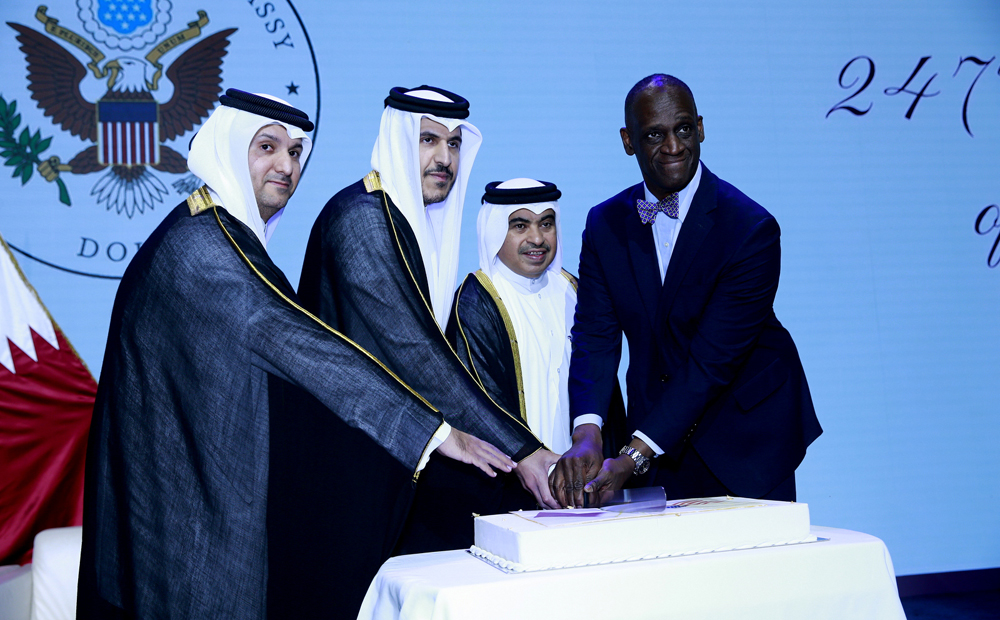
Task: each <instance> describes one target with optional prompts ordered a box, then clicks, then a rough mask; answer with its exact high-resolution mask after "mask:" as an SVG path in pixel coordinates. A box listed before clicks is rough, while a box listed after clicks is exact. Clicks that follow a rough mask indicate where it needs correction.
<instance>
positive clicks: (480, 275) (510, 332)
mask: <svg viewBox="0 0 1000 620" xmlns="http://www.w3.org/2000/svg"><path fill="white" fill-rule="evenodd" d="M475 276H476V279H477V280H479V283H480V284H482V285H483V288H484V289H486V292H487V293H489V294H490V297H492V298H493V303H495V304H496V306H497V310H499V311H500V316H501V317H502V318H503V326H504V328H505V329H506V330H507V337H508V338H510V350H511V352H513V354H514V377H515V378H516V379H517V402H518V405H519V406H520V408H521V419H523V420H524V423H525V424H527V423H528V413H527V412H526V411H525V407H524V384H523V382H522V380H521V353H520V349H519V348H518V346H517V334H515V333H514V322H513V321H511V320H510V314H508V313H507V306H505V305H504V303H503V300H502V299H500V293H499V292H497V289H496V287H495V286H493V282H492V281H491V280H490V277H489V276H488V275H486V273H485V272H484V271H483V270H482V269H479V270H478V271H476V273H475Z"/></svg>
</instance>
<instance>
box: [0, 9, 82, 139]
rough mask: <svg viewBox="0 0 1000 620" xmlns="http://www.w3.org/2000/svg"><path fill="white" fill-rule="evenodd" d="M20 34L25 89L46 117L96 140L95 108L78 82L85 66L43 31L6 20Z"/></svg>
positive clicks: (73, 131) (64, 127) (74, 133)
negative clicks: (25, 61) (23, 57)
mask: <svg viewBox="0 0 1000 620" xmlns="http://www.w3.org/2000/svg"><path fill="white" fill-rule="evenodd" d="M7 25H8V26H10V27H11V28H13V29H14V30H16V31H17V32H18V33H19V34H18V36H17V40H18V41H20V43H21V51H22V52H24V55H25V57H26V58H27V59H28V82H30V84H29V86H28V90H30V91H31V93H32V94H31V98H32V99H34V100H35V101H37V102H38V107H40V108H41V109H42V111H43V112H44V113H45V116H51V117H52V120H53V121H54V122H55V123H56V124H58V125H59V126H61V127H62V128H63V129H65V130H67V131H69V132H70V134H72V135H74V136H79V137H80V139H81V140H90V141H91V142H95V141H96V140H97V109H96V106H94V104H93V103H91V102H89V101H87V100H86V99H84V98H83V94H82V93H80V82H81V81H82V80H83V78H84V76H85V75H87V69H86V68H85V67H84V66H83V64H81V63H80V61H79V60H77V59H76V58H74V57H73V55H72V54H70V53H69V52H67V51H66V50H65V49H63V48H62V47H61V46H60V45H59V44H58V43H56V42H55V41H53V40H52V39H50V38H48V37H46V36H45V35H43V34H42V33H40V32H38V31H36V30H32V29H31V28H28V27H27V26H22V25H21V24H14V23H11V22H7Z"/></svg>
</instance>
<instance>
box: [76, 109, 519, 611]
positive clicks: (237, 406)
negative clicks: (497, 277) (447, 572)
mask: <svg viewBox="0 0 1000 620" xmlns="http://www.w3.org/2000/svg"><path fill="white" fill-rule="evenodd" d="M312 129H313V124H312V123H311V122H309V120H308V117H307V116H306V115H305V114H304V113H302V112H300V111H299V110H296V109H295V108H292V107H290V106H287V105H285V104H284V103H283V102H280V101H278V100H274V99H271V98H267V97H264V96H258V95H251V94H249V93H244V92H242V91H236V90H233V89H230V90H229V91H227V95H226V96H224V97H223V98H222V106H220V107H219V108H218V109H216V110H215V111H214V112H213V113H212V116H211V117H210V118H209V119H208V121H206V123H205V124H204V126H203V127H202V128H201V130H200V131H199V132H198V134H197V135H196V136H195V138H194V140H193V142H192V145H191V152H190V155H189V157H188V165H189V167H190V169H191V171H192V172H193V173H194V174H196V175H198V176H199V177H200V178H201V179H202V180H203V181H205V183H206V185H205V186H203V187H202V188H200V189H199V190H198V191H196V192H195V193H194V194H192V195H191V196H190V197H188V199H187V200H186V201H185V202H184V203H182V204H181V205H179V206H178V207H177V208H176V209H174V210H173V211H171V212H170V213H169V214H167V216H166V218H165V219H164V220H163V222H162V223H161V224H160V225H159V226H158V227H157V228H156V230H155V231H154V232H153V233H152V235H151V236H150V237H149V239H148V240H147V241H146V242H145V243H144V244H143V245H142V247H141V249H140V250H139V251H138V252H137V253H136V256H135V258H134V259H133V260H132V262H131V264H130V265H129V267H128V269H127V270H126V272H125V275H124V276H123V278H122V282H121V285H120V287H119V289H118V295H117V297H116V299H115V305H114V310H113V312H112V317H111V327H110V332H109V336H108V344H107V349H106V353H105V357H104V363H103V367H102V371H101V380H100V385H99V389H98V394H97V401H96V404H95V407H94V417H93V424H92V427H91V434H90V442H89V446H88V456H87V471H86V487H85V501H84V537H83V551H82V558H81V565H80V584H79V594H78V597H79V598H78V616H79V617H80V618H167V617H170V618H204V619H217V618H264V617H266V616H269V615H270V616H272V617H316V616H319V615H320V613H318V610H317V607H318V599H317V598H315V597H314V598H312V599H308V597H307V599H308V602H309V604H312V605H314V607H313V608H309V607H303V606H299V607H296V606H295V605H290V606H289V607H287V608H286V607H277V606H276V605H275V601H289V600H292V601H294V600H295V599H296V595H297V593H296V592H294V591H291V590H292V584H290V582H289V581H287V580H282V579H281V578H282V577H284V576H285V574H286V571H285V568H286V566H287V562H288V560H287V558H282V556H280V554H276V553H273V551H275V546H276V545H275V543H274V541H271V543H270V548H269V541H268V535H267V533H268V530H269V528H271V527H272V526H273V525H274V524H275V523H278V524H282V525H284V526H286V527H285V529H292V528H294V527H295V526H296V525H297V524H298V523H297V522H296V520H295V519H294V516H293V515H290V514H289V513H288V512H287V511H285V510H283V509H282V507H281V506H280V505H278V506H275V504H278V503H279V502H277V501H276V500H275V498H274V497H273V496H272V493H271V491H273V490H275V489H280V488H281V487H282V486H283V483H284V481H283V480H281V479H279V478H276V476H275V471H274V468H273V467H272V463H274V462H279V463H281V468H282V471H285V472H294V471H300V472H301V471H306V467H304V466H302V465H301V464H302V463H304V462H308V463H309V464H310V467H311V468H312V470H314V471H316V472H319V474H318V475H317V476H316V479H315V480H314V481H312V482H313V484H310V485H307V488H310V490H311V492H312V494H313V495H315V496H317V497H319V498H320V499H323V498H325V497H328V496H332V494H333V492H336V493H337V497H338V498H343V497H345V496H346V497H349V498H352V499H358V500H359V501H358V502H356V503H357V504H360V507H359V506H345V507H344V509H343V510H340V511H338V512H336V513H327V514H325V515H324V517H325V531H320V532H310V531H308V530H307V529H306V528H302V527H299V528H298V530H297V531H295V535H296V536H299V537H312V538H315V539H316V540H317V543H316V544H317V545H320V546H322V547H323V548H324V549H325V550H326V551H327V552H329V553H334V554H337V557H336V564H335V566H336V567H337V568H338V570H336V572H330V573H328V574H326V575H324V576H323V579H324V582H325V585H326V589H325V590H324V595H325V596H326V597H327V599H326V600H327V602H328V606H327V608H326V609H324V610H323V612H324V613H323V614H322V615H323V617H354V615H355V614H356V613H357V609H358V607H359V606H360V601H361V599H362V598H363V596H364V592H365V589H366V587H367V585H368V581H369V580H370V579H371V577H372V575H374V573H375V572H376V571H377V569H378V566H379V563H380V562H381V560H382V557H383V552H382V549H383V548H384V547H385V546H386V544H387V543H386V541H387V540H395V536H396V533H397V532H398V528H399V526H400V525H401V523H402V520H403V518H405V506H406V504H407V502H408V501H409V499H410V497H411V496H412V492H413V491H412V487H413V481H414V480H415V479H416V477H417V472H418V471H419V470H420V469H421V468H422V466H423V464H424V463H425V462H426V459H427V458H428V457H429V450H430V449H431V438H432V437H433V435H434V433H435V432H436V431H437V430H438V428H439V427H441V425H442V418H441V414H440V413H439V412H438V411H437V410H435V409H434V408H433V407H432V406H430V405H429V404H428V403H427V402H426V401H425V400H424V399H423V398H421V397H420V396H419V395H418V394H417V393H416V392H414V391H413V390H412V389H411V388H410V387H408V386H407V385H406V384H404V383H403V382H402V381H400V380H399V379H398V378H397V377H396V376H394V375H393V374H392V373H391V372H389V371H388V370H387V369H386V368H385V367H384V366H383V365H382V364H380V363H379V362H378V361H377V360H376V359H375V358H374V357H372V356H371V355H370V354H368V353H367V352H365V351H364V350H363V349H361V348H360V347H358V346H357V345H356V344H355V343H353V342H351V341H350V340H349V339H347V338H346V337H344V336H343V335H341V334H339V333H337V332H336V331H334V330H332V329H331V328H329V327H328V326H326V325H325V324H323V323H322V322H320V321H319V320H318V319H316V318H315V317H314V316H312V315H310V314H309V313H307V312H306V311H305V310H303V309H302V308H301V307H300V306H299V304H298V301H297V299H296V296H295V293H294V291H293V290H292V288H291V286H290V285H289V283H288V281H287V280H286V279H285V277H284V275H283V274H282V273H281V271H280V270H279V269H278V268H277V267H276V266H275V265H274V263H273V262H272V261H271V259H270V258H269V257H268V255H267V251H266V245H267V240H268V238H269V237H270V235H271V233H272V232H273V230H274V226H275V224H276V222H277V220H278V218H279V217H280V213H281V211H282V209H283V208H284V206H285V204H286V202H287V201H288V198H289V197H290V196H291V195H292V192H293V191H294V190H295V187H296V185H297V184H298V181H299V175H300V172H301V167H302V165H303V164H304V163H305V160H306V158H307V157H308V155H309V151H310V148H311V140H310V138H309V137H308V135H307V134H306V132H307V131H311V130H312ZM289 395H290V396H289ZM286 396H289V400H291V401H295V399H296V398H299V399H300V400H302V399H305V398H306V397H308V398H311V399H313V400H314V401H315V403H316V404H319V403H321V404H322V405H324V407H323V408H322V410H320V409H319V407H316V408H314V410H312V411H311V412H310V413H309V414H308V416H307V415H306V413H305V412H304V411H301V410H299V409H297V408H292V407H284V408H282V407H281V405H282V404H283V399H284V398H285V397H286ZM300 419H304V420H305V422H306V423H308V425H309V428H308V429H307V430H306V431H305V432H306V433H309V434H308V436H307V437H296V435H295V433H294V432H292V431H295V430H298V431H299V432H300V434H301V433H302V428H301V427H302V426H304V425H303V424H298V423H293V422H290V421H296V420H300ZM296 424H298V426H296ZM469 428H472V427H471V426H470V427H469ZM483 428H484V430H485V428H486V427H483ZM313 435H315V436H316V437H320V438H322V439H324V440H326V441H327V442H328V443H327V444H326V445H325V446H322V448H323V450H320V449H317V444H316V443H315V442H313V441H312V436H313ZM298 439H302V441H298ZM437 453H442V454H446V455H447V456H450V457H454V458H459V459H461V460H464V461H466V462H471V463H474V464H475V465H477V466H479V467H480V468H482V469H484V470H490V467H491V466H493V467H497V468H498V469H503V470H505V471H509V469H510V466H511V465H513V463H512V462H511V461H510V460H509V459H508V458H507V457H505V456H503V455H502V454H500V452H499V451H497V450H496V449H495V448H493V447H492V446H490V445H489V444H487V443H485V442H483V441H480V440H478V439H476V438H475V437H472V436H471V435H464V434H462V433H459V432H457V431H455V430H452V432H451V433H450V434H449V436H448V440H447V441H445V442H443V443H440V444H437ZM362 457H363V461H362V460H359V459H360V458H362ZM359 463H360V465H359ZM326 472H334V473H335V474H336V484H335V485H332V484H329V481H328V480H327V478H329V476H327V477H326V478H324V476H323V475H322V474H325V473H326ZM304 486H305V485H304ZM361 498H363V501H361ZM269 506H270V507H271V508H273V510H270V511H269ZM276 557H278V558H282V561H276V559H275V558H276ZM269 575H270V577H271V578H272V579H271V580H269ZM269 581H270V582H269ZM269 607H270V609H269Z"/></svg>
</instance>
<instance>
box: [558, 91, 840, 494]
mask: <svg viewBox="0 0 1000 620" xmlns="http://www.w3.org/2000/svg"><path fill="white" fill-rule="evenodd" d="M621 137H622V144H623V145H624V147H625V152H626V153H627V154H628V155H635V156H636V160H637V161H638V163H639V170H640V172H641V173H642V178H643V183H639V184H638V185H635V186H633V187H630V188H628V189H626V190H625V191H623V192H621V193H620V194H618V195H616V196H614V197H613V198H611V199H609V200H607V201H605V202H603V203H601V204H599V205H597V206H596V207H594V208H593V209H591V211H590V214H589V215H588V217H587V226H586V229H585V230H584V233H583V247H582V250H581V252H580V288H579V297H578V302H577V307H576V318H575V325H574V327H573V332H572V333H573V356H572V361H571V365H570V377H569V393H570V415H571V418H572V419H573V426H574V430H573V447H572V448H570V450H568V451H567V452H566V453H565V454H564V455H563V457H562V459H560V461H559V462H558V464H557V466H556V469H555V471H554V472H553V474H552V477H551V479H550V485H551V487H552V492H553V494H554V496H555V497H556V499H557V500H559V502H560V503H561V504H562V505H568V506H582V505H583V496H584V493H585V492H591V491H599V490H610V489H617V488H621V487H622V486H623V485H625V484H626V483H628V485H629V486H647V485H657V486H663V487H664V489H665V490H666V492H667V497H668V498H688V497H710V496H717V495H727V494H728V495H737V496H742V497H754V498H765V499H779V500H794V499H795V468H796V467H797V466H798V464H799V463H800V462H801V461H802V458H803V456H805V451H806V447H807V446H808V445H809V444H810V443H812V441H813V440H814V439H816V437H818V436H819V435H820V433H822V429H821V428H820V426H819V422H818V421H817V419H816V413H815V411H814V409H813V405H812V399H811V397H810V395H809V387H808V385H807V384H806V378H805V373H804V372H803V369H802V363H801V362H800V361H799V356H798V352H797V351H796V349H795V344H794V343H793V342H792V338H791V336H790V335H789V334H788V332H787V331H786V330H785V328H784V327H782V326H781V323H779V322H778V319H777V318H776V317H775V315H774V310H773V308H772V304H773V302H774V296H775V293H776V292H777V290H778V275H779V272H780V267H781V248H780V243H779V239H780V234H781V233H780V230H779V228H778V223H777V222H776V221H775V219H774V217H772V216H771V214H770V213H768V212H767V211H766V210H764V208H763V207H761V206H760V205H758V204H757V203H756V202H754V201H753V200H751V199H750V198H748V197H747V196H746V195H744V194H743V193H742V192H740V191H739V190H738V189H736V188H735V187H733V186H732V185H730V184H729V183H726V182H725V181H723V180H722V179H720V178H718V177H717V176H715V175H714V174H712V172H711V171H709V170H708V168H707V167H705V166H704V165H703V164H701V163H700V153H701V142H702V141H703V140H704V139H705V129H704V125H703V122H702V117H700V116H698V111H697V108H696V106H695V102H694V95H693V94H692V93H691V89H690V88H688V86H687V85H686V84H685V83H684V82H682V81H680V80H678V79H677V78H675V77H672V76H669V75H662V74H656V75H651V76H649V77H647V78H644V79H643V80H641V81H639V83H638V84H636V85H635V86H634V87H633V88H632V90H631V91H630V92H629V94H628V96H627V97H626V99H625V127H623V128H622V129H621ZM623 333H624V335H625V337H626V338H627V339H628V344H629V354H630V359H629V367H628V373H627V376H626V385H627V388H628V426H629V432H630V433H631V434H632V440H631V441H630V442H629V443H628V444H627V445H625V446H623V447H621V452H620V455H619V456H618V457H617V458H614V459H607V460H604V459H603V456H602V444H601V431H600V427H601V425H602V424H603V419H602V417H601V414H600V413H599V412H604V411H607V410H608V399H609V398H610V397H611V391H612V388H613V386H614V382H615V378H616V373H617V369H618V364H619V361H620V358H621V338H622V334H623ZM614 448H615V449H616V450H617V449H618V446H614ZM633 476H636V477H635V478H632V477H633Z"/></svg>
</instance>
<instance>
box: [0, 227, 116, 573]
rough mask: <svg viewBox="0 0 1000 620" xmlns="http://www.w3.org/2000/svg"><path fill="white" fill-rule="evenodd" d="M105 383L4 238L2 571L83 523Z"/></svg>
mask: <svg viewBox="0 0 1000 620" xmlns="http://www.w3.org/2000/svg"><path fill="white" fill-rule="evenodd" d="M96 394H97V383H96V382H95V381H94V377H93V375H91V374H90V371H89V370H87V367H86V366H85V365H84V363H83V360H81V359H80V357H79V356H78V355H77V354H76V351H74V350H73V348H72V347H71V346H70V344H69V342H68V341H67V340H66V338H65V337H64V336H63V334H62V332H61V331H60V329H59V327H58V326H57V325H56V324H55V323H54V322H53V321H52V319H51V318H50V317H49V314H48V312H47V311H46V310H45V307H44V306H43V305H42V302H41V299H39V297H38V294H37V293H36V292H35V290H34V289H33V288H32V287H31V285H30V284H28V281H27V279H25V277H24V274H23V273H21V270H20V268H19V267H18V265H17V261H15V260H14V256H13V254H11V252H10V248H9V247H7V244H6V243H5V242H4V241H3V238H2V237H0V565H3V564H14V563H17V564H23V563H25V562H28V561H30V560H31V546H32V541H33V540H34V538H35V534H37V533H38V532H40V531H42V530H45V529H48V528H51V527H65V526H69V525H80V524H81V523H82V522H83V468H84V461H85V459H86V452H87V433H88V431H89V430H90V417H91V414H92V412H93V409H94V397H95V395H96Z"/></svg>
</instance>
